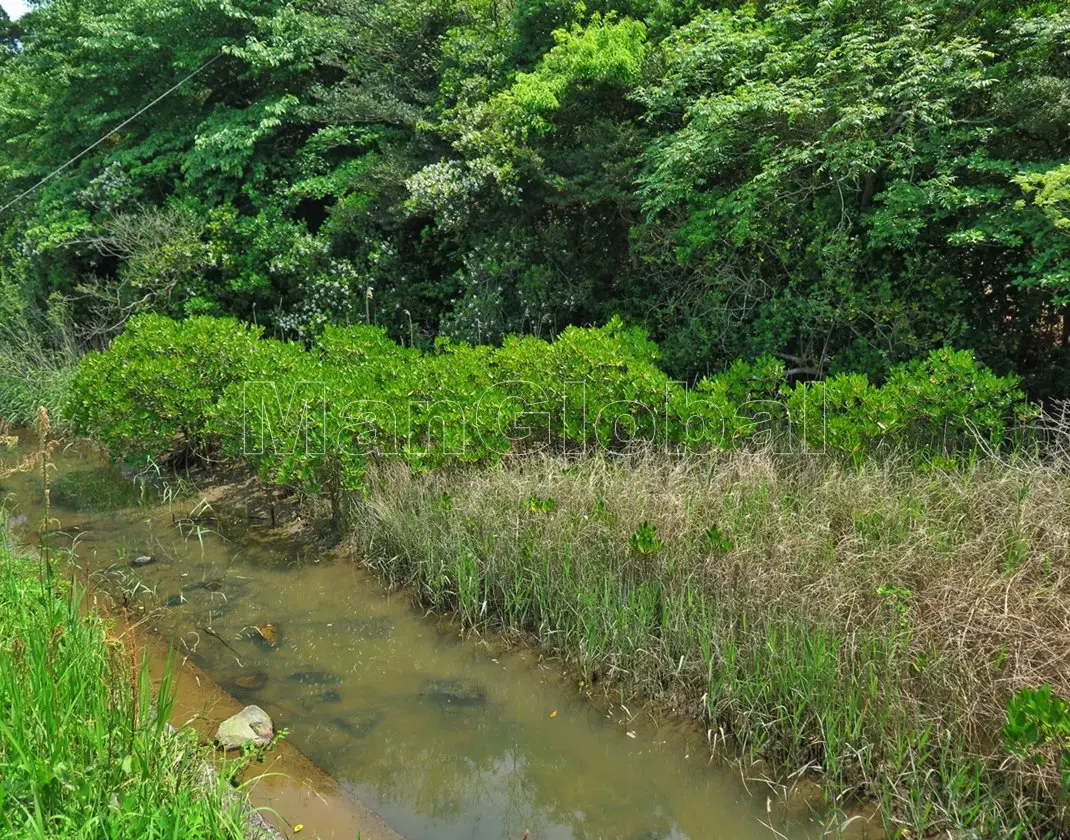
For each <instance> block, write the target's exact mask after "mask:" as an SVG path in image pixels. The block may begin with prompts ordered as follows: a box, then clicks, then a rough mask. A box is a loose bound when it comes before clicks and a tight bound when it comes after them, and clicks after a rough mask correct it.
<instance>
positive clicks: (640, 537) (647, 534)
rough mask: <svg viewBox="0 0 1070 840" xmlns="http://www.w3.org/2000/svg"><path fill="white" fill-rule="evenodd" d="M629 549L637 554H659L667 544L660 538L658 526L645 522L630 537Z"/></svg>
mask: <svg viewBox="0 0 1070 840" xmlns="http://www.w3.org/2000/svg"><path fill="white" fill-rule="evenodd" d="M628 548H630V549H631V550H632V551H634V552H635V553H636V554H657V553H658V552H659V551H661V550H662V549H663V548H665V544H664V543H663V542H662V541H661V539H660V538H659V537H658V529H657V526H655V525H652V524H651V523H649V522H644V523H643V524H642V525H640V526H639V527H638V528H636V529H635V531H634V532H633V533H632V535H631V536H630V537H628Z"/></svg>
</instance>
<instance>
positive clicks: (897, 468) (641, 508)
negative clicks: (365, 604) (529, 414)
mask: <svg viewBox="0 0 1070 840" xmlns="http://www.w3.org/2000/svg"><path fill="white" fill-rule="evenodd" d="M369 486H370V487H372V488H374V489H373V490H372V491H371V493H370V494H369V495H368V496H367V498H365V499H364V500H363V501H362V502H360V503H359V504H358V506H357V510H356V515H357V517H358V519H357V522H356V528H355V531H354V533H355V535H356V540H357V541H358V542H359V543H360V547H361V548H362V550H363V551H364V552H365V556H366V557H367V558H368V559H369V561H370V562H371V563H372V564H373V565H375V566H377V567H378V568H379V569H381V570H382V571H383V572H384V573H385V574H386V575H388V576H389V577H390V578H391V579H392V580H394V582H396V583H411V584H413V585H414V586H415V587H416V588H417V591H418V592H419V593H420V595H421V597H422V598H423V600H425V601H426V602H428V603H431V604H433V605H436V606H438V607H441V608H448V609H456V610H458V611H459V612H460V614H461V615H462V617H464V618H465V619H466V620H468V621H469V622H470V623H472V624H477V625H478V624H482V623H491V624H496V625H499V626H506V627H512V628H516V629H519V630H522V631H526V632H530V633H533V634H535V635H536V636H538V637H539V639H540V640H541V641H542V642H543V643H545V644H548V645H551V646H553V647H555V648H557V649H559V650H561V651H563V652H565V653H567V654H569V655H571V656H573V657H575V658H576V659H577V660H578V661H579V662H580V663H581V665H582V666H583V667H584V668H586V669H587V670H588V671H590V672H592V673H594V672H597V673H599V674H600V675H601V676H603V677H605V676H611V677H613V678H615V680H616V681H617V683H618V685H620V686H621V688H622V689H623V690H624V691H626V692H629V693H634V694H639V695H642V696H644V697H648V698H652V699H655V700H657V701H659V702H661V703H663V704H665V705H671V706H673V707H675V708H680V709H683V710H685V711H690V712H692V713H696V714H704V715H705V716H707V717H708V719H709V721H710V724H711V725H712V727H713V728H714V730H715V731H717V730H719V729H723V731H724V732H725V733H726V734H728V735H730V736H731V737H732V738H733V739H734V740H735V741H737V742H738V743H740V744H741V745H742V746H743V747H744V748H746V749H748V750H751V751H754V752H757V753H760V754H762V755H763V756H765V757H767V758H768V759H770V760H771V761H772V762H773V763H774V765H775V766H777V767H778V768H779V769H780V770H782V771H784V772H785V773H786V772H789V771H791V770H795V769H798V768H800V767H803V766H810V767H812V768H819V769H820V770H821V772H823V773H824V774H825V776H826V781H827V783H828V785H829V788H828V789H829V791H830V796H832V797H835V796H839V795H841V794H843V795H845V796H851V795H854V794H861V795H862V796H866V797H875V798H877V799H879V800H880V801H881V802H882V805H883V806H884V809H885V814H886V817H887V818H888V819H889V821H892V822H897V823H899V824H902V825H905V826H910V827H911V828H912V829H914V830H916V831H927V830H934V829H951V828H956V827H958V828H973V829H980V830H983V831H987V832H996V833H1006V832H1012V831H1015V830H1022V831H1024V832H1025V834H1026V835H1030V836H1033V835H1035V836H1041V835H1044V834H1048V833H1057V832H1058V831H1059V827H1060V826H1061V825H1062V821H1063V807H1062V801H1063V797H1062V796H1061V795H1060V793H1059V782H1060V780H1059V774H1058V771H1057V768H1056V767H1055V762H1051V761H1049V762H1048V763H1047V764H1046V765H1044V766H1037V765H1035V764H1033V763H1027V762H1024V761H1022V760H1020V759H1017V758H1014V757H1011V756H1010V755H1009V754H1008V752H1007V750H1006V749H1005V747H1004V744H1003V741H1002V735H1001V731H1002V726H1003V722H1004V720H1005V708H1006V703H1007V700H1008V698H1009V697H1010V696H1011V695H1012V694H1013V693H1014V692H1015V691H1016V690H1017V689H1019V688H1022V687H1033V686H1039V685H1043V684H1048V685H1051V686H1052V687H1053V689H1054V691H1055V693H1056V694H1058V695H1060V696H1062V697H1068V698H1070V669H1068V668H1067V663H1066V657H1067V656H1068V654H1070V478H1068V477H1067V476H1066V475H1065V474H1064V472H1063V471H1062V470H1061V469H1059V468H1057V467H1053V466H1044V465H1041V464H1039V463H1035V462H1034V463H1030V464H1025V465H1019V466H1014V465H1008V464H1006V463H1000V462H997V461H995V460H988V461H983V462H981V463H977V464H975V465H972V466H969V467H963V468H960V469H957V470H946V469H944V470H933V471H923V470H919V469H917V468H916V467H915V466H914V465H913V464H911V463H907V462H900V461H896V460H894V459H886V460H883V461H880V462H876V461H873V462H869V463H867V464H865V465H864V466H863V467H862V468H859V469H856V468H851V467H845V466H843V465H840V464H837V463H834V462H831V461H829V460H826V459H822V458H804V457H798V456H793V457H777V456H774V455H772V454H769V453H766V452H735V453H726V454H721V455H716V456H710V457H707V458H691V459H688V460H685V461H674V460H669V459H666V458H664V457H661V456H657V455H651V454H645V455H632V456H628V457H625V458H617V459H612V458H595V459H589V460H585V461H582V462H570V461H568V460H565V459H560V458H544V459H533V458H526V459H523V460H519V461H516V462H514V463H511V464H506V465H503V466H501V467H498V468H494V469H483V470H479V471H471V472H455V473H448V474H447V473H436V474H420V475H415V474H411V473H410V472H408V471H407V470H405V469H404V468H401V467H396V466H392V467H389V468H383V469H380V470H379V471H378V472H377V473H376V474H375V475H374V476H373V480H372V481H370V482H369ZM533 499H536V500H540V499H541V500H545V499H552V500H553V509H552V510H545V507H546V506H545V504H542V505H540V504H539V503H537V502H536V503H533V502H532V500H533ZM644 522H649V523H651V524H653V525H654V526H655V527H656V532H657V536H658V538H659V539H660V541H661V543H662V544H663V546H662V547H661V548H660V549H658V550H655V551H652V552H649V553H643V552H641V551H637V550H636V548H635V546H634V545H631V546H630V544H629V539H630V538H631V537H632V535H633V534H634V533H635V532H636V530H637V528H639V526H640V525H641V524H642V523H644ZM711 526H717V527H718V528H719V529H720V530H721V531H722V532H723V533H724V534H725V535H727V537H728V538H729V539H730V540H731V543H732V545H731V548H729V549H728V550H720V549H718V548H717V547H716V546H714V545H712V544H711V541H710V539H709V538H707V536H706V532H707V529H709V528H710V527H711ZM1052 757H1054V756H1052Z"/></svg>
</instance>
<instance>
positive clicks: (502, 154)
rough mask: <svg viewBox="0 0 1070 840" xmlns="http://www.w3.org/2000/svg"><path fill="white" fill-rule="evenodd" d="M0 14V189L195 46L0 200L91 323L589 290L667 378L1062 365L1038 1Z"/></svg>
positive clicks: (358, 2) (576, 303) (8, 245)
mask: <svg viewBox="0 0 1070 840" xmlns="http://www.w3.org/2000/svg"><path fill="white" fill-rule="evenodd" d="M18 30H19V32H18V41H17V44H18V48H17V49H16V48H15V42H14V41H12V40H11V39H10V38H8V39H7V40H3V41H0V44H2V45H4V46H3V47H2V51H0V56H2V58H0V137H3V138H4V154H3V156H0V191H2V192H3V193H4V194H5V197H4V198H0V203H6V201H7V200H8V197H13V196H15V195H18V194H19V193H20V192H21V191H23V190H24V189H28V188H29V187H31V186H32V185H33V184H35V183H36V182H37V181H39V180H40V179H41V178H43V177H44V176H45V175H47V174H49V173H50V172H52V171H53V170H55V169H56V167H59V166H60V165H61V164H63V163H64V162H65V161H69V160H71V159H72V158H75V156H76V155H78V154H79V153H80V152H82V151H83V150H84V149H86V148H87V147H89V146H90V145H92V144H94V143H95V142H96V141H97V140H99V139H100V137H101V136H102V135H104V134H105V133H106V132H107V131H109V130H110V129H111V128H113V127H114V126H116V125H118V124H119V123H121V122H123V121H124V120H125V119H127V118H128V117H130V116H132V115H133V114H135V113H137V111H138V110H139V109H140V108H142V107H143V106H144V105H145V104H147V103H148V102H150V101H152V100H153V99H155V98H156V97H157V96H159V95H160V94H161V93H162V92H163V91H165V90H167V89H168V88H169V87H171V86H172V85H174V84H175V83H176V82H178V81H179V80H180V79H181V78H183V77H184V76H185V75H187V74H188V73H190V72H192V71H193V70H195V69H196V68H198V67H201V66H202V65H203V64H204V63H205V62H206V61H209V60H212V59H215V60H214V61H213V62H212V64H211V65H210V66H208V67H207V68H206V69H204V70H203V71H202V72H200V73H198V74H197V75H195V76H193V77H192V78H190V79H189V80H188V81H186V82H185V83H183V85H182V86H181V87H180V88H179V89H178V90H177V91H175V92H174V93H173V94H171V95H169V96H167V97H166V98H164V99H162V100H160V101H159V102H158V103H157V104H155V105H154V106H153V108H152V109H151V110H150V111H147V112H146V113H145V114H143V115H142V116H141V117H139V118H138V119H137V120H135V121H133V122H132V123H130V124H129V125H128V126H125V127H124V128H123V130H122V131H120V132H118V133H117V134H114V135H112V136H110V137H109V138H108V139H107V140H106V141H105V142H103V143H101V144H99V145H97V146H95V147H94V148H93V149H92V150H91V151H90V152H89V153H87V154H85V155H84V156H81V157H78V158H76V159H74V160H73V161H72V162H71V164H70V165H69V166H67V167H66V168H64V169H62V170H61V171H59V172H58V173H57V174H56V176H55V177H54V178H52V179H50V180H49V181H47V182H46V183H44V184H43V185H42V186H41V187H40V188H38V189H37V190H36V191H35V192H32V193H30V194H29V195H28V196H27V197H26V198H25V199H23V200H22V201H20V202H19V203H17V204H15V205H14V206H12V207H11V208H9V209H7V210H5V213H4V217H3V218H2V219H0V275H2V276H3V277H4V278H5V279H6V278H16V279H17V281H18V282H19V283H22V284H25V286H26V287H27V288H26V291H27V292H28V293H29V295H30V297H31V298H33V299H35V300H37V301H38V302H44V301H46V300H48V299H49V297H50V295H52V294H53V293H60V294H61V295H64V296H69V297H71V298H72V300H73V303H74V312H73V314H74V319H75V322H76V323H78V324H79V325H81V326H83V328H84V329H85V331H86V332H87V333H88V334H87V335H86V336H81V338H82V339H83V340H85V341H86V342H87V343H88V344H89V345H90V346H94V347H95V346H99V342H100V340H101V338H104V339H107V338H109V337H110V336H112V335H114V334H115V333H116V332H117V331H118V330H119V328H120V327H121V325H122V323H124V322H125V320H126V319H127V318H129V317H130V316H131V315H133V314H136V313H138V312H145V311H148V312H155V313H160V314H167V315H170V316H173V317H177V316H181V315H204V314H212V315H230V316H234V317H238V318H241V319H244V320H248V321H251V322H253V323H255V324H258V325H262V326H264V327H265V328H266V330H267V331H268V333H269V334H273V335H276V336H277V337H280V338H295V339H299V340H302V341H305V342H310V341H313V340H314V339H315V338H316V336H317V335H318V334H319V333H320V332H321V331H322V329H323V328H324V327H325V326H326V325H332V324H333V325H353V324H356V323H364V324H366V325H371V324H378V325H381V326H383V327H385V328H386V329H387V330H388V334H389V335H390V336H391V337H392V338H394V339H397V340H403V341H404V342H405V343H406V344H407V345H412V344H418V345H420V346H422V347H424V348H425V349H428V348H430V347H432V346H433V344H434V339H435V337H437V336H448V337H450V338H452V339H454V340H458V341H465V342H472V343H486V342H492V343H497V342H500V341H503V340H504V339H505V337H506V336H508V335H533V336H538V337H547V336H551V337H552V336H555V335H559V334H561V333H563V332H564V330H565V329H566V328H567V327H568V326H569V325H580V324H582V325H589V324H594V323H605V322H606V321H608V320H609V319H610V318H611V317H612V316H614V315H616V314H618V313H619V314H622V315H624V316H626V317H627V319H628V320H629V322H631V323H636V324H641V325H642V326H644V327H645V328H646V329H647V330H648V332H649V333H650V335H651V336H653V337H654V338H655V339H656V340H657V341H658V342H659V344H660V346H661V347H662V350H663V352H662V355H661V357H660V362H661V364H662V365H663V366H664V368H665V369H666V370H667V371H668V372H669V373H670V374H671V375H673V376H674V377H677V378H680V379H684V380H687V381H689V382H692V381H695V380H697V379H699V378H701V377H702V376H703V375H706V376H708V375H710V374H711V373H712V372H714V371H718V370H724V369H725V368H726V366H727V365H729V364H730V363H732V362H734V361H735V360H736V359H740V358H742V359H748V360H749V359H755V358H777V359H785V360H788V365H787V367H788V371H789V373H787V374H786V378H787V379H788V380H789V381H790V380H792V379H793V378H794V377H796V376H804V377H807V378H822V377H825V376H828V375H830V374H831V375H834V374H838V373H862V374H865V375H866V376H868V377H869V378H870V379H871V381H874V382H876V381H882V380H883V379H884V378H885V377H886V376H887V374H888V372H889V371H890V369H891V368H892V367H894V366H895V365H896V364H898V363H901V362H903V361H905V360H909V359H913V358H918V357H920V356H922V355H924V354H925V353H927V352H929V351H931V350H933V349H935V348H940V347H944V346H958V347H961V346H967V347H972V348H974V349H975V351H976V352H977V355H978V358H979V359H981V360H982V361H983V362H984V363H985V364H987V365H989V366H991V367H992V368H993V369H994V370H997V371H1000V372H1007V371H1012V370H1013V371H1017V372H1018V373H1019V374H1020V375H1022V376H1023V382H1024V384H1025V385H1026V386H1027V387H1028V388H1029V389H1030V391H1031V393H1032V395H1033V396H1049V395H1054V396H1057V395H1059V394H1064V393H1065V392H1066V387H1067V386H1066V382H1068V381H1070V377H1067V376H1066V369H1067V367H1068V366H1070V353H1068V348H1070V339H1068V335H1070V332H1068V331H1067V330H1066V328H1065V324H1066V318H1065V315H1066V306H1067V303H1068V301H1070V292H1068V291H1067V290H1068V289H1070V274H1068V270H1067V266H1068V265H1070V239H1068V238H1067V236H1066V232H1067V231H1066V225H1067V206H1068V202H1067V197H1066V193H1067V188H1066V183H1067V170H1066V166H1067V164H1066V161H1067V158H1068V156H1070V132H1068V131H1067V125H1068V124H1070V107H1068V105H1067V102H1068V101H1070V97H1068V94H1067V90H1068V85H1070V64H1068V62H1067V60H1066V55H1068V54H1070V40H1068V39H1070V35H1068V32H1070V26H1068V25H1067V13H1066V12H1065V11H1064V10H1062V9H1060V8H1058V7H1056V6H1053V5H1051V4H1043V3H1041V4H1027V5H1026V6H1022V7H1020V8H1019V7H1017V6H1015V7H1013V8H1011V6H1006V7H999V8H995V7H993V8H992V9H988V10H986V11H985V13H984V14H973V13H971V12H970V11H969V10H968V9H966V8H965V7H964V6H962V4H953V3H941V2H935V0H893V1H892V2H886V3H878V4H873V3H871V4H858V3H856V2H854V0H831V2H817V0H803V2H799V3H782V2H774V3H737V4H729V5H727V6H726V5H721V6H717V7H710V5H709V4H702V3H696V2H686V3H680V2H676V3H669V2H663V0H614V2H609V0H589V2H585V3H576V2H572V1H571V0H518V2H515V3H511V4H506V5H502V4H501V3H498V2H492V0H476V2H474V3H460V2H455V0H448V2H432V1H431V0H331V1H330V2H326V0H311V2H308V3H302V4H297V5H295V4H293V3H289V2H286V1H285V0H255V2H251V3H243V4H241V5H240V8H239V6H236V5H234V4H233V3H231V2H229V0H208V2H202V1H201V0H178V1H177V2H174V3H170V4H167V6H166V8H163V7H161V6H160V4H159V3H158V2H156V0H129V2H123V3H119V2H117V0H92V2H89V3H78V2H74V0H56V2H50V3H46V4H43V5H41V6H39V7H35V8H34V9H33V10H32V12H31V13H30V14H27V15H26V16H24V17H23V18H22V19H21V20H20V21H19V23H18ZM76 33H79V34H76ZM766 372H767V373H773V372H774V371H773V369H772V368H768V369H767V371H766ZM753 373H754V375H755V376H759V377H760V374H759V373H758V372H753ZM743 375H744V372H743V371H737V372H736V374H733V379H735V378H736V377H737V376H743ZM774 379H775V377H774ZM754 385H755V386H756V387H757V388H758V390H757V391H756V392H755V393H760V394H763V395H764V394H768V393H769V390H768V387H775V386H773V380H770V379H767V380H766V381H765V382H764V383H763V382H755V383H754ZM783 385H784V383H780V386H783ZM746 387H748V386H747V385H746V384H744V383H742V382H740V383H738V387H737V385H736V384H731V383H730V387H729V388H728V390H727V392H726V393H725V394H724V395H722V394H720V393H718V392H717V391H716V389H713V390H711V391H710V392H709V399H708V401H709V402H712V403H713V404H714V406H713V407H710V408H709V412H710V416H709V417H708V418H707V420H708V421H709V422H711V423H712V422H718V421H717V420H716V419H715V415H716V414H717V413H719V412H720V409H721V408H723V406H721V405H720V404H719V401H720V399H721V397H722V396H724V397H726V398H727V399H728V400H729V401H730V402H731V403H733V404H735V405H737V406H739V405H742V404H743V402H744V401H741V400H740V394H739V393H738V390H739V388H746ZM763 389H764V390H763ZM751 399H752V400H754V399H757V398H756V397H755V396H753V395H752V397H751ZM760 399H765V397H764V396H763V397H761V398H760ZM757 415H758V416H756V413H755V412H754V411H751V410H747V409H742V410H741V411H740V413H739V416H729V417H726V418H722V420H721V421H720V425H722V426H723V433H724V437H725V438H726V439H727V440H736V439H738V438H740V437H741V436H742V437H753V436H754V435H755V434H758V433H759V432H760V431H761V430H762V429H763V428H764V427H765V426H766V425H767V418H766V417H765V414H764V413H763V412H762V411H758V412H757ZM769 419H772V418H769ZM777 419H782V418H777ZM595 437H598V434H596V433H594V432H593V431H592V439H593V438H595ZM683 438H684V439H685V440H686V438H687V436H686V435H685V436H683Z"/></svg>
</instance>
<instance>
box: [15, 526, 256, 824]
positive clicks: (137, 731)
mask: <svg viewBox="0 0 1070 840" xmlns="http://www.w3.org/2000/svg"><path fill="white" fill-rule="evenodd" d="M132 660H133V661H132ZM172 700H173V692H172V686H171V684H170V681H169V680H168V679H167V678H165V679H164V682H163V685H162V686H161V688H160V690H159V692H158V693H154V692H153V691H152V688H151V684H150V679H149V674H148V671H147V668H146V667H145V666H144V665H140V666H139V665H138V663H137V662H136V660H135V659H134V656H133V654H132V653H131V651H130V650H129V649H128V647H127V646H126V645H124V644H123V643H122V642H121V641H119V640H117V639H115V638H114V637H112V636H111V635H110V634H109V631H108V629H107V626H106V624H105V622H104V621H103V620H102V619H101V618H99V617H96V616H95V615H93V614H92V613H87V612H86V611H85V610H84V609H83V608H82V605H81V603H80V601H79V598H78V597H77V596H76V595H74V594H72V591H71V588H70V586H69V585H67V584H57V585H56V588H53V586H52V585H51V584H50V582H49V581H47V580H46V577H45V576H44V574H43V573H42V570H41V569H40V568H39V567H38V565H37V564H36V563H35V562H33V561H31V560H29V559H28V558H25V557H21V556H19V555H17V554H16V553H15V552H14V551H13V550H12V548H11V547H10V546H9V545H8V543H7V542H6V537H3V536H2V535H0V710H2V717H0V780H2V782H0V836H4V837H18V838H56V837H72V838H73V837H78V838H109V840H118V839H119V838H123V839H124V840H125V838H129V840H135V838H136V840H141V838H165V837H166V838H175V837H182V838H204V840H209V838H211V840H218V838H233V840H239V838H243V837H244V836H245V832H244V829H245V824H246V819H245V817H246V815H245V813H244V811H243V806H242V803H241V800H240V799H239V798H237V797H235V796H233V794H229V795H228V794H227V792H226V788H227V785H226V783H225V782H222V783H217V782H215V781H213V780H212V777H211V776H210V775H208V774H206V769H207V768H206V765H205V763H204V760H205V755H204V752H203V750H202V748H201V747H199V746H198V744H197V742H196V738H195V736H194V735H193V734H192V733H186V732H175V731H173V730H171V729H170V727H168V726H167V723H166V721H167V718H168V715H169V712H170V710H171V704H172Z"/></svg>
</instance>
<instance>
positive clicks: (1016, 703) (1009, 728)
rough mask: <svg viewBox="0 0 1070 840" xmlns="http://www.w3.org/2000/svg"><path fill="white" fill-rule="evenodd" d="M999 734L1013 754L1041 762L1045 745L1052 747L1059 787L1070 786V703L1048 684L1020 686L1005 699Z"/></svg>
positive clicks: (1043, 758)
mask: <svg viewBox="0 0 1070 840" xmlns="http://www.w3.org/2000/svg"><path fill="white" fill-rule="evenodd" d="M1003 738H1004V741H1005V742H1006V744H1007V746H1008V748H1009V749H1010V751H1011V752H1013V753H1014V754H1015V755H1017V756H1019V757H1021V758H1024V759H1028V760H1031V761H1035V762H1037V763H1038V764H1043V763H1044V761H1045V748H1046V747H1047V748H1049V751H1050V750H1051V749H1054V752H1055V755H1056V757H1057V759H1056V760H1057V761H1058V764H1059V769H1060V771H1061V773H1062V780H1063V789H1064V790H1066V789H1067V788H1068V787H1070V703H1067V702H1066V701H1065V700H1063V699H1062V698H1061V697H1057V696H1055V695H1054V694H1053V693H1052V690H1051V686H1050V685H1044V686H1041V687H1040V688H1020V689H1018V691H1017V692H1016V693H1015V694H1014V696H1012V697H1011V698H1010V699H1009V700H1008V701H1007V721H1006V723H1005V724H1004V725H1003Z"/></svg>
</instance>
